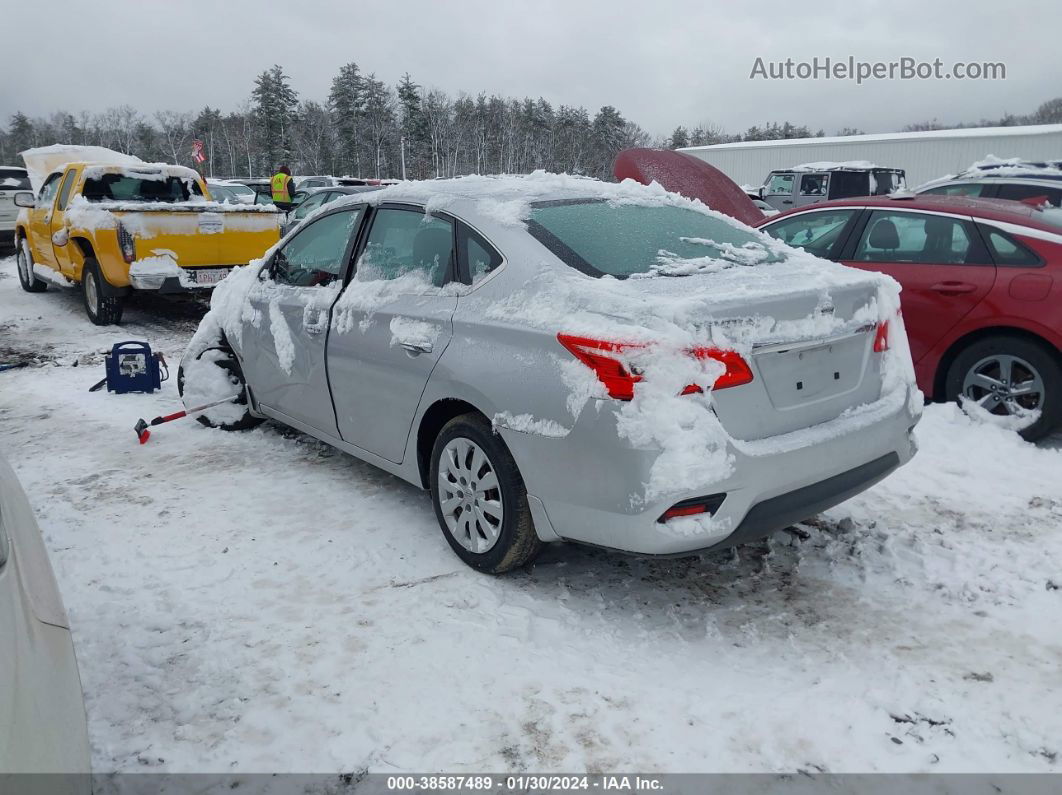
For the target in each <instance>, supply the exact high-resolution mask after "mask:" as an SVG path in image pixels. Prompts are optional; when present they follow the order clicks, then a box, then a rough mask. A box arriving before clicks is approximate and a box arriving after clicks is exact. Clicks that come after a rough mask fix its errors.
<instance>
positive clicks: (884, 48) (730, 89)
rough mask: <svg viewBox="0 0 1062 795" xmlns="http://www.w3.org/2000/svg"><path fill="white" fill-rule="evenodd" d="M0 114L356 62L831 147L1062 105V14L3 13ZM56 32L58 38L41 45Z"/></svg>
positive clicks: (921, 9)
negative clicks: (848, 137) (881, 72)
mask: <svg viewBox="0 0 1062 795" xmlns="http://www.w3.org/2000/svg"><path fill="white" fill-rule="evenodd" d="M3 20H4V27H5V29H6V30H8V31H9V32H11V31H18V33H16V34H14V35H8V36H6V37H5V42H6V44H5V49H6V55H7V58H6V59H5V63H6V66H5V76H4V79H3V81H2V83H0V114H2V121H3V123H6V122H7V120H8V119H9V117H10V115H11V113H13V112H14V111H16V110H22V111H23V112H25V113H27V114H29V115H31V116H36V115H47V114H50V113H52V112H54V111H56V110H59V109H63V110H70V111H73V112H78V111H81V110H86V111H90V112H98V111H101V110H103V109H105V108H107V107H109V106H114V105H120V104H130V105H133V106H135V107H136V108H138V109H139V110H141V111H142V112H143V113H145V114H148V115H150V114H151V113H153V112H154V111H156V110H159V109H175V110H197V109H199V108H201V107H202V106H204V105H210V106H211V107H220V108H221V109H222V110H227V109H234V108H236V107H237V106H239V105H240V104H241V103H243V102H245V101H246V100H247V98H248V96H249V95H250V92H251V88H252V87H253V81H254V78H255V76H256V75H257V74H258V73H259V72H261V71H262V70H263V69H265V68H267V67H269V66H270V65H272V64H273V63H279V64H281V65H282V66H283V67H284V69H285V71H286V72H287V73H288V74H289V75H290V76H291V79H292V86H293V87H294V88H295V89H296V90H297V91H298V92H299V96H300V98H304V99H315V100H318V101H323V100H325V99H326V98H327V96H328V88H329V84H330V82H331V79H332V77H333V76H334V75H335V73H336V71H337V69H338V67H339V66H340V65H342V64H344V63H347V62H350V61H355V62H356V63H357V64H358V65H359V66H360V67H361V68H362V70H363V71H364V72H375V73H376V75H377V76H378V77H380V78H382V79H383V80H385V81H386V82H388V83H390V84H393V83H394V82H396V81H397V80H398V78H399V77H400V76H401V75H402V73H403V72H407V71H408V72H409V73H410V74H412V76H413V78H414V80H416V81H417V82H418V83H420V84H421V85H424V86H427V87H432V88H441V89H444V90H445V91H447V92H449V93H451V94H453V95H456V94H457V93H458V92H461V91H465V92H468V93H470V94H476V93H478V92H480V91H485V92H487V93H498V94H502V95H510V96H517V97H523V96H532V97H538V96H542V97H545V98H546V99H547V100H549V101H550V102H552V103H553V104H554V105H559V104H569V105H585V106H586V107H588V108H589V109H590V110H591V112H592V111H594V110H596V109H597V108H599V107H600V106H602V105H606V104H610V105H615V106H616V107H617V108H619V110H620V111H621V112H622V113H623V114H624V115H625V116H626V117H627V118H629V119H632V120H633V121H636V122H637V123H639V124H640V125H642V126H643V127H644V128H646V129H647V130H649V131H650V132H652V133H654V134H664V133H667V132H669V131H670V130H671V129H673V128H674V127H675V126H676V125H678V124H685V125H687V126H694V125H696V124H698V123H702V122H712V123H715V124H717V125H720V126H721V127H723V128H724V129H725V130H727V131H728V132H737V131H741V130H744V129H745V128H747V127H748V126H750V125H752V124H762V123H763V122H766V121H782V120H786V119H788V120H789V121H792V122H793V123H795V124H806V125H808V126H809V127H811V128H812V129H813V130H816V129H819V128H822V129H825V130H826V132H827V134H830V133H833V132H835V131H836V130H837V129H838V128H841V127H844V126H854V127H859V128H862V129H864V130H866V131H867V132H879V131H888V130H894V129H898V128H899V127H901V126H903V125H904V124H907V123H910V122H916V121H921V120H926V119H932V118H936V119H938V120H939V121H941V122H945V123H953V122H958V121H963V120H974V119H979V118H981V117H998V116H1000V115H1002V114H1003V113H1006V112H1010V113H1026V112H1029V111H1032V110H1034V109H1035V108H1036V106H1037V105H1039V104H1040V103H1041V102H1043V101H1045V100H1047V99H1050V98H1051V97H1053V96H1057V95H1060V94H1062V57H1060V54H1059V36H1060V31H1062V3H1059V2H1058V1H1057V0H1043V1H1042V2H1033V1H1031V0H1022V1H1021V2H1017V3H1010V4H1001V3H999V2H985V1H984V0H966V1H965V2H954V1H948V2H930V0H917V2H908V0H891V2H887V3H885V2H858V1H857V0H841V1H839V2H812V1H811V0H801V2H784V3H783V2H772V1H771V0H760V1H759V2H749V3H742V4H740V5H739V4H737V3H734V2H730V3H721V2H709V0H698V1H697V2H685V1H683V2H677V1H676V2H669V1H668V0H655V2H653V1H650V0H646V2H628V0H568V2H554V0H534V2H529V1H528V0H451V2H441V1H440V0H435V1H434V2H427V1H425V0H391V2H344V1H342V0H301V1H300V2H293V0H287V1H286V2H273V0H256V1H255V2H251V1H249V0H212V2H197V1H193V0H184V1H183V2H161V1H158V2H155V1H150V0H148V1H146V0H105V2H82V1H81V0H77V1H76V2H75V1H74V0H32V2H30V0H5V1H4V3H3ZM45 30H51V31H52V32H53V33H54V37H51V38H49V37H46V36H44V35H43V31H45ZM849 55H851V56H854V57H855V58H856V59H860V60H867V61H874V60H882V61H890V60H896V59H899V58H901V57H902V56H911V57H913V58H917V59H924V60H932V59H934V58H941V59H942V60H943V61H944V62H945V65H946V67H949V68H950V65H951V63H952V62H954V61H960V60H961V61H1002V62H1004V63H1005V64H1006V69H1007V79H1006V80H1001V81H956V80H947V81H944V80H939V81H933V80H931V81H877V82H870V83H865V84H863V85H861V86H860V85H856V84H855V83H854V82H848V81H838V80H803V81H802V80H786V81H765V80H760V79H755V80H753V79H750V78H749V74H750V72H751V70H752V67H753V64H754V63H755V59H756V58H757V57H762V58H763V59H765V60H766V61H782V60H784V59H786V58H793V59H794V60H797V61H800V60H810V59H811V58H813V57H814V56H819V57H820V58H824V57H826V56H830V57H832V58H835V59H842V58H847V57H848V56H849Z"/></svg>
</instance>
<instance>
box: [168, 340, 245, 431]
mask: <svg viewBox="0 0 1062 795" xmlns="http://www.w3.org/2000/svg"><path fill="white" fill-rule="evenodd" d="M214 350H217V349H216V348H208V349H207V350H206V351H203V353H207V352H208V351H214ZM203 353H201V354H199V356H198V357H197V358H199V359H201V358H202V356H203ZM224 354H225V355H223V356H219V357H217V358H216V359H214V364H215V365H216V366H217V367H219V368H221V369H222V370H224V371H225V372H226V373H228V374H229V376H230V377H231V379H234V380H235V381H236V382H237V383H238V385H239V386H238V387H236V386H234V387H233V389H237V388H238V389H239V390H240V395H239V397H237V398H236V400H235V401H233V402H234V403H236V405H238V406H243V407H244V412H243V416H241V417H240V418H239V419H237V420H233V421H230V422H211V420H210V419H209V418H207V417H205V416H204V415H202V414H200V415H198V416H197V417H196V420H197V421H198V422H199V423H200V424H201V425H205V426H206V427H208V428H220V429H221V430H223V431H249V430H250V429H251V428H254V427H257V426H258V425H260V424H261V423H262V422H263V420H262V418H261V417H255V416H254V415H253V414H251V412H250V410H249V409H247V408H246V407H247V382H246V380H245V379H244V377H243V370H242V369H241V368H240V362H239V360H238V359H237V358H236V355H235V354H234V353H232V352H231V351H225V352H224ZM184 385H185V375H184V365H183V364H182V365H181V366H180V367H178V368H177V394H179V395H180V396H181V397H182V398H183V397H184Z"/></svg>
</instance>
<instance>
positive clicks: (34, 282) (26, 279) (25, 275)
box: [18, 238, 48, 293]
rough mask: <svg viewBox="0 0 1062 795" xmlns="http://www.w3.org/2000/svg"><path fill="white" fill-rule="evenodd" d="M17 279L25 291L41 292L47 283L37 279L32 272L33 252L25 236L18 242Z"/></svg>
mask: <svg viewBox="0 0 1062 795" xmlns="http://www.w3.org/2000/svg"><path fill="white" fill-rule="evenodd" d="M18 281H19V284H21V285H22V289H23V290H25V291H26V292H27V293H43V292H44V291H45V290H47V289H48V283H47V282H45V281H43V280H41V279H38V278H37V274H35V273H34V272H33V254H31V253H30V247H29V243H28V242H26V238H22V239H21V240H20V241H19V242H18Z"/></svg>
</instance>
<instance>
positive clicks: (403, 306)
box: [328, 206, 457, 463]
mask: <svg viewBox="0 0 1062 795" xmlns="http://www.w3.org/2000/svg"><path fill="white" fill-rule="evenodd" d="M371 224H372V226H371V228H370V229H369V233H368V236H367V237H366V241H365V246H364V250H363V251H362V253H361V254H360V256H359V257H358V261H357V267H356V272H355V275H354V278H353V279H352V280H351V281H350V283H349V284H348V285H347V286H346V288H345V290H344V292H343V295H342V297H341V298H340V299H339V301H337V302H336V306H335V311H334V313H333V320H332V330H331V332H330V334H329V338H328V372H329V376H330V378H331V383H332V395H333V398H334V400H335V407H336V419H337V421H338V424H339V433H340V435H341V436H342V438H343V440H344V441H346V442H349V443H350V444H353V445H356V446H357V447H360V448H361V449H363V450H366V451H368V452H370V453H374V454H376V455H378V456H381V457H383V458H385V459H387V460H388V461H393V462H395V463H401V461H402V454H403V451H404V450H405V446H406V439H407V438H408V436H409V431H410V428H411V427H412V425H413V417H414V415H415V414H416V412H417V407H418V405H419V404H420V397H421V394H422V393H423V392H424V387H425V385H426V384H427V382H428V377H429V376H430V375H431V371H432V369H433V368H434V367H435V364H436V362H438V361H439V357H440V356H441V355H442V352H443V350H444V349H445V348H446V346H447V345H448V344H449V342H450V339H451V337H452V336H453V313H454V310H455V309H456V308H457V298H456V297H455V295H454V294H453V293H449V292H448V291H446V290H445V289H444V288H445V286H446V285H447V284H448V283H450V282H451V281H453V280H454V223H453V221H452V220H451V219H449V218H446V217H442V216H435V217H433V216H429V215H426V214H425V212H424V210H423V209H421V208H416V209H414V208H410V207H389V206H384V207H382V208H380V209H378V210H376V211H375V213H374V215H373V218H372V219H371Z"/></svg>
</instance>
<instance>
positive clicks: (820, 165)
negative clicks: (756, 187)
mask: <svg viewBox="0 0 1062 795" xmlns="http://www.w3.org/2000/svg"><path fill="white" fill-rule="evenodd" d="M786 171H797V172H804V171H903V169H902V168H892V167H891V166H879V165H877V164H876V163H871V162H870V161H869V160H842V161H838V162H833V161H829V160H823V161H820V162H817V163H801V164H800V165H799V166H791V167H789V168H776V169H773V170H772V171H771V173H772V174H774V173H779V172H781V173H784V172H786Z"/></svg>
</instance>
